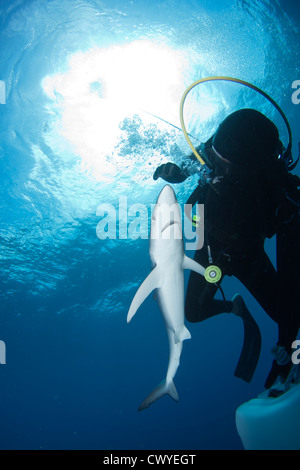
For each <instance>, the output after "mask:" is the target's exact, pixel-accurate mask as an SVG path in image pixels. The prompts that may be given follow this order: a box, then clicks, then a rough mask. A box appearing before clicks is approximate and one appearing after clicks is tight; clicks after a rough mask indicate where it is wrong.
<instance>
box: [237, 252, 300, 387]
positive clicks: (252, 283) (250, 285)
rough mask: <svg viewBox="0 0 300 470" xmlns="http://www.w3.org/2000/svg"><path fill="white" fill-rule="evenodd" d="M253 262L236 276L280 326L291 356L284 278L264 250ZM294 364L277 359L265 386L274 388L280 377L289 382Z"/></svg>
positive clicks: (282, 342) (280, 338)
mask: <svg viewBox="0 0 300 470" xmlns="http://www.w3.org/2000/svg"><path fill="white" fill-rule="evenodd" d="M253 260H254V261H251V262H248V263H245V264H241V265H240V266H238V267H237V269H236V276H237V277H238V279H239V280H240V281H241V282H242V283H243V284H244V286H245V287H246V288H247V289H248V290H249V292H250V293H251V294H252V295H253V296H254V298H255V299H256V300H257V302H258V303H259V304H260V305H261V307H262V308H263V309H264V310H265V312H266V313H267V314H268V315H269V316H270V317H271V318H272V319H273V320H274V321H275V322H276V323H277V324H278V344H280V345H281V346H284V348H285V349H286V351H287V355H289V354H290V346H291V341H292V336H290V334H294V332H292V331H291V330H290V329H289V334H288V335H286V326H285V324H286V321H285V322H284V323H283V322H282V309H283V299H284V295H285V294H284V292H283V290H282V286H281V285H280V277H279V275H278V273H277V272H276V270H275V268H274V266H273V265H272V263H271V261H270V259H269V258H268V256H267V255H266V253H265V252H264V251H263V250H261V251H260V252H259V253H256V255H255V256H254V255H253ZM291 365H292V364H291V361H289V363H286V364H280V363H278V362H277V360H274V361H273V364H272V368H271V371H270V373H269V374H268V377H267V380H266V383H265V387H266V388H270V387H271V386H272V385H273V383H274V382H275V381H276V379H277V377H278V376H280V377H282V378H283V380H285V379H286V377H287V375H288V373H289V371H290V368H291Z"/></svg>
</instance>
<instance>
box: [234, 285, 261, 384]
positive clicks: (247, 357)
mask: <svg viewBox="0 0 300 470" xmlns="http://www.w3.org/2000/svg"><path fill="white" fill-rule="evenodd" d="M232 302H233V305H234V307H233V311H232V313H234V314H236V315H237V316H239V317H241V319H242V320H243V325H244V344H243V349H242V352H241V355H240V358H239V361H238V363H237V366H236V368H235V371H234V375H235V377H238V378H240V379H242V380H244V381H245V382H248V383H249V382H251V379H252V377H253V374H254V372H255V369H256V366H257V364H258V360H259V356H260V349H261V334H260V330H259V327H258V325H257V323H256V321H255V320H254V318H253V317H252V315H251V314H250V312H249V310H248V309H247V307H246V305H245V303H244V300H243V298H242V297H241V296H240V295H238V294H237V295H235V296H234V297H233V299H232Z"/></svg>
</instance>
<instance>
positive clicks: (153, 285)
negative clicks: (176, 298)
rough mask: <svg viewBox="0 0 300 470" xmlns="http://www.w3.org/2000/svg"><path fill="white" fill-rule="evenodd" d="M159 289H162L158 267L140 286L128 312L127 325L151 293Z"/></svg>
mask: <svg viewBox="0 0 300 470" xmlns="http://www.w3.org/2000/svg"><path fill="white" fill-rule="evenodd" d="M158 287H160V286H159V276H158V269H157V267H155V268H154V269H153V270H152V271H151V273H150V274H149V276H147V277H146V279H145V280H144V282H143V283H142V284H141V285H140V287H139V289H138V291H137V293H136V294H135V296H134V298H133V300H132V302H131V305H130V308H129V311H128V315H127V323H129V322H130V320H131V319H132V317H133V316H134V315H135V313H136V311H137V310H138V308H139V307H140V305H142V303H143V302H144V300H145V299H146V298H147V297H148V295H149V294H151V292H152V291H153V290H154V289H157V288H158Z"/></svg>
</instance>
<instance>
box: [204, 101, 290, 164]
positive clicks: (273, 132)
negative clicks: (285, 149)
mask: <svg viewBox="0 0 300 470" xmlns="http://www.w3.org/2000/svg"><path fill="white" fill-rule="evenodd" d="M207 144H211V147H212V150H214V154H215V158H216V157H217V158H219V159H223V160H224V161H226V160H227V161H228V162H230V163H232V164H236V165H239V166H243V167H250V166H251V167H253V166H255V167H256V166H258V165H259V166H261V165H262V164H263V163H264V162H266V160H269V159H270V158H278V155H279V153H280V151H281V150H282V144H281V142H280V140H279V133H278V129H277V127H276V126H275V124H273V122H272V121H270V119H268V118H267V117H266V116H264V115H263V114H262V113H260V112H259V111H256V110H254V109H241V110H239V111H235V112H234V113H232V114H230V115H229V116H228V117H227V118H226V119H225V120H224V121H223V122H222V123H221V124H220V126H219V127H218V129H217V131H216V133H215V134H214V136H213V137H212V138H211V139H209V141H208V142H206V144H205V149H206V152H207V147H208V145H207ZM207 153H208V152H207ZM224 161H223V163H224ZM209 166H211V165H209Z"/></svg>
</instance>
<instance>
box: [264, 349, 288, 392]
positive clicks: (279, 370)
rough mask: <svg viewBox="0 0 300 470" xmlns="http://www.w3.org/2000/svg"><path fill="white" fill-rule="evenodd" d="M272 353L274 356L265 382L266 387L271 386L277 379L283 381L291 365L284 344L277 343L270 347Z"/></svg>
mask: <svg viewBox="0 0 300 470" xmlns="http://www.w3.org/2000/svg"><path fill="white" fill-rule="evenodd" d="M272 355H273V357H274V360H273V364H272V368H271V371H270V372H269V375H268V377H267V380H266V382H265V388H267V389H268V388H270V387H272V385H274V384H275V382H276V380H278V379H279V380H280V382H281V383H284V382H285V381H286V379H287V377H288V375H289V373H290V370H291V368H292V365H293V364H292V361H291V356H290V354H289V353H288V352H287V350H286V348H285V347H284V346H281V345H279V344H277V345H276V346H275V347H274V348H273V349H272Z"/></svg>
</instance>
